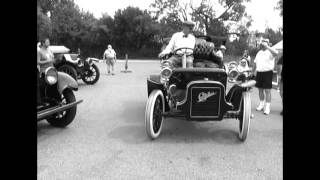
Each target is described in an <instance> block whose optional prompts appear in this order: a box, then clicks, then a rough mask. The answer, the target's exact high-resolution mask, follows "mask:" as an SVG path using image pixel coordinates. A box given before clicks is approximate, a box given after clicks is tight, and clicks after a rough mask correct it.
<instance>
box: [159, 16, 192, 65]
mask: <svg viewBox="0 0 320 180" xmlns="http://www.w3.org/2000/svg"><path fill="white" fill-rule="evenodd" d="M193 27H194V23H193V22H191V21H184V22H183V23H182V31H181V32H176V33H174V34H173V35H172V37H171V39H170V41H169V44H168V45H167V46H166V48H165V49H164V50H163V51H162V52H161V53H160V54H159V58H162V57H164V56H165V55H167V54H169V53H171V52H174V51H175V50H176V49H179V48H183V47H186V48H191V49H194V46H195V43H196V38H195V37H194V36H193V35H192V34H191V31H192V30H193ZM191 49H187V50H186V52H188V53H189V52H193V51H192V50H191ZM168 61H170V62H171V63H172V65H173V66H174V67H181V61H182V57H181V56H177V55H173V56H171V57H170V58H169V59H168ZM188 67H193V56H187V68H188Z"/></svg>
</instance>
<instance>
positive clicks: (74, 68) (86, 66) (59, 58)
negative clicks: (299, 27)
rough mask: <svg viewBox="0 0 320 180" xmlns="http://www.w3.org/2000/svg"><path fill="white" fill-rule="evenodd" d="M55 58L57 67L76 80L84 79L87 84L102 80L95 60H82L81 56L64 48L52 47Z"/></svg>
mask: <svg viewBox="0 0 320 180" xmlns="http://www.w3.org/2000/svg"><path fill="white" fill-rule="evenodd" d="M50 50H51V51H52V52H53V54H54V57H55V64H54V65H55V67H56V68H57V70H58V71H61V72H65V73H67V74H69V75H70V76H71V77H73V78H74V79H75V80H78V79H82V80H83V82H85V83H86V84H95V83H96V82H97V81H98V80H99V78H100V71H99V68H98V66H97V65H96V64H94V62H97V61H98V60H96V59H95V58H80V56H79V54H76V53H69V51H70V50H69V49H68V48H66V47H64V46H50Z"/></svg>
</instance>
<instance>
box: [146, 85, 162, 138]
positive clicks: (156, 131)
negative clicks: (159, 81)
mask: <svg viewBox="0 0 320 180" xmlns="http://www.w3.org/2000/svg"><path fill="white" fill-rule="evenodd" d="M163 113H164V97H163V93H162V91H160V90H153V91H152V92H151V94H150V95H149V98H148V101H147V105H146V112H145V125H146V132H147V135H148V136H149V138H151V139H156V138H157V137H159V135H160V133H161V130H162V122H163V119H164V117H163Z"/></svg>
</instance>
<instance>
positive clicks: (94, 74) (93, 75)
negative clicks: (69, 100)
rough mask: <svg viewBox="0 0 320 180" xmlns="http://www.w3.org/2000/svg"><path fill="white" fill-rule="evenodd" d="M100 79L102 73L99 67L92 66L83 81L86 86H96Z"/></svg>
mask: <svg viewBox="0 0 320 180" xmlns="http://www.w3.org/2000/svg"><path fill="white" fill-rule="evenodd" d="M99 78H100V71H99V68H98V67H97V65H95V64H92V65H91V66H90V68H89V69H88V70H86V71H85V72H84V74H83V75H82V77H81V79H82V81H83V82H85V83H86V84H94V83H96V82H97V81H98V80H99Z"/></svg>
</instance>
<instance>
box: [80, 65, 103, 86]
mask: <svg viewBox="0 0 320 180" xmlns="http://www.w3.org/2000/svg"><path fill="white" fill-rule="evenodd" d="M92 67H93V68H94V70H95V71H96V78H95V79H94V80H93V81H87V80H86V78H85V77H84V76H82V77H81V79H82V81H83V82H85V83H86V84H91V85H92V84H95V83H96V82H97V81H98V80H99V78H100V70H99V68H98V66H97V65H95V64H92Z"/></svg>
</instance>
